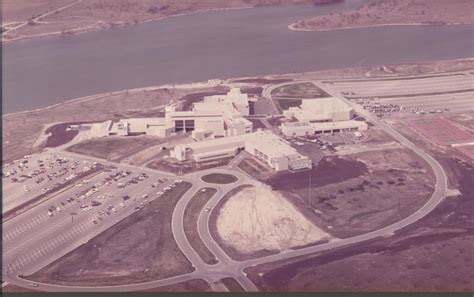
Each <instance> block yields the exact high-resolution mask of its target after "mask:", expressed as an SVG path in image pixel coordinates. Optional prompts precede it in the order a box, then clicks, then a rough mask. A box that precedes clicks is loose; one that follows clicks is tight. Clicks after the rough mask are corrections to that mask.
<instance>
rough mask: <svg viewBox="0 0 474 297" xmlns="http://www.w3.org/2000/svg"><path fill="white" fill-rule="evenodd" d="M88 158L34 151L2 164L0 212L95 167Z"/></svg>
mask: <svg viewBox="0 0 474 297" xmlns="http://www.w3.org/2000/svg"><path fill="white" fill-rule="evenodd" d="M95 166H96V164H94V163H93V162H89V161H80V160H77V159H73V158H65V157H58V156H57V155H56V154H35V155H33V156H31V157H27V158H23V159H21V160H18V161H17V162H15V163H11V164H6V165H4V166H3V173H2V184H3V197H2V198H3V199H2V203H3V213H5V212H7V211H9V210H11V209H13V208H15V207H17V206H19V205H21V204H23V203H26V202H28V201H30V200H31V199H33V198H35V197H37V196H38V195H39V194H40V193H44V192H46V191H48V190H50V189H52V188H55V187H56V186H57V184H62V183H65V182H67V181H68V180H70V179H73V178H75V177H76V176H77V175H78V174H80V173H84V172H87V171H89V170H90V169H92V168H93V167H95Z"/></svg>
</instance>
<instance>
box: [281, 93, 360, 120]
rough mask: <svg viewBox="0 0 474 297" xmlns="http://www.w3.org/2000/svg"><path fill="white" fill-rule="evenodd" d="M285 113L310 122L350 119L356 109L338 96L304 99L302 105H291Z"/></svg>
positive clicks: (289, 116) (287, 115)
mask: <svg viewBox="0 0 474 297" xmlns="http://www.w3.org/2000/svg"><path fill="white" fill-rule="evenodd" d="M283 115H284V116H285V117H288V118H291V117H294V118H296V119H297V120H298V121H300V122H310V123H311V122H336V121H348V120H350V119H352V118H353V117H354V109H353V108H352V107H351V106H350V105H348V104H347V103H346V102H344V101H343V100H341V99H339V98H336V97H329V98H317V99H303V100H302V103H301V105H300V106H298V107H290V108H289V109H288V110H285V111H284V112H283Z"/></svg>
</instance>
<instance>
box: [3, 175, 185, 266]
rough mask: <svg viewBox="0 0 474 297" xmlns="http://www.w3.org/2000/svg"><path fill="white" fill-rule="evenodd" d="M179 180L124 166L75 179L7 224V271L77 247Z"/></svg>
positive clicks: (33, 264) (41, 262)
mask: <svg viewBox="0 0 474 297" xmlns="http://www.w3.org/2000/svg"><path fill="white" fill-rule="evenodd" d="M168 177H169V176H168ZM176 182H177V181H176V180H174V179H173V180H171V179H170V180H168V179H167V178H166V177H165V176H163V175H161V174H158V173H157V174H151V173H149V172H148V173H145V172H144V171H141V170H134V171H130V170H121V169H114V170H111V171H110V172H101V173H100V174H98V175H96V176H94V177H93V178H91V179H90V180H86V181H85V182H84V181H82V182H81V181H78V182H77V183H76V185H81V186H74V187H72V188H70V189H68V190H66V191H64V192H62V193H60V194H58V195H56V196H54V197H53V198H51V199H50V200H48V201H47V202H45V203H42V204H41V205H38V206H37V207H35V208H34V209H31V210H29V211H28V212H27V213H25V214H23V215H20V216H18V217H15V218H13V219H11V220H8V221H6V222H5V223H4V224H3V234H2V243H3V247H4V255H3V256H4V258H5V259H8V260H9V261H10V263H11V264H10V266H9V267H4V271H5V269H6V270H11V269H14V270H16V269H20V268H22V267H27V268H29V269H30V270H32V269H33V268H35V269H37V268H40V266H41V265H43V263H44V264H47V263H48V261H49V258H50V257H53V255H56V254H57V253H58V252H59V251H64V250H67V249H69V248H74V247H76V246H77V245H78V244H80V243H82V242H84V241H87V240H88V239H89V238H92V237H93V236H95V235H96V234H98V233H99V232H102V231H103V230H105V229H107V228H109V227H110V226H111V225H113V224H115V223H116V222H118V221H119V220H121V219H123V218H125V217H127V216H128V215H130V214H131V213H132V212H134V211H137V210H139V209H141V208H142V207H143V206H144V205H145V204H147V203H149V202H150V201H152V200H153V199H159V197H160V196H161V194H160V193H163V192H165V191H167V190H169V189H171V187H174V184H175V183H176ZM93 189H96V190H93ZM86 193H87V194H86ZM130 193H133V194H130ZM93 201H95V203H93ZM93 205H95V206H93ZM25 218H27V219H25Z"/></svg>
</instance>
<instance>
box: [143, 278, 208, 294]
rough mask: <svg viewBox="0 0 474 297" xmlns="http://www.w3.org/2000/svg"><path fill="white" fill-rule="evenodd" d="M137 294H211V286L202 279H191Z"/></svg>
mask: <svg viewBox="0 0 474 297" xmlns="http://www.w3.org/2000/svg"><path fill="white" fill-rule="evenodd" d="M138 292H212V290H211V286H210V285H209V284H208V283H207V282H206V281H205V280H203V279H192V280H189V281H186V282H181V283H176V284H172V285H169V286H163V287H158V288H153V289H147V290H141V291H138Z"/></svg>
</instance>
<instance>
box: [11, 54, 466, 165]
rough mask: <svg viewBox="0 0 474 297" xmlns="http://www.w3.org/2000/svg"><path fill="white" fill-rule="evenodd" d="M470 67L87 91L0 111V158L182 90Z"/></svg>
mask: <svg viewBox="0 0 474 297" xmlns="http://www.w3.org/2000/svg"><path fill="white" fill-rule="evenodd" d="M472 68H474V59H460V60H450V61H438V62H432V63H419V64H403V65H385V66H382V65H381V66H377V67H358V68H341V69H332V70H323V71H315V72H306V73H291V74H283V75H270V76H263V77H245V78H233V79H229V80H225V81H219V80H214V81H211V82H202V83H193V84H182V85H161V86H151V87H146V88H138V89H133V90H123V91H118V92H111V93H104V94H99V95H94V96H87V97H83V98H79V99H75V100H71V101H67V102H64V103H60V104H56V105H53V106H49V107H45V108H41V109H37V110H33V111H26V112H18V113H12V114H7V115H4V116H3V118H2V122H3V142H2V146H3V155H2V160H3V162H4V163H8V162H10V161H12V160H15V159H18V158H21V157H23V156H24V155H29V154H32V153H35V152H39V151H41V150H42V149H43V148H44V145H45V141H44V140H45V139H46V138H45V137H44V136H43V135H42V134H44V131H45V127H48V126H49V125H51V124H52V123H62V122H84V121H95V122H100V121H105V120H110V119H120V118H127V117H152V116H156V115H157V114H159V113H161V112H162V111H163V108H164V107H165V106H168V105H172V104H177V103H179V102H180V101H181V100H182V98H185V96H186V95H188V94H193V93H201V92H213V91H217V90H219V89H222V86H221V84H222V85H225V86H236V87H255V86H262V85H265V84H269V83H271V82H272V80H274V79H294V80H323V79H346V78H347V79H349V78H361V77H367V76H371V77H376V76H393V75H410V74H428V73H436V72H446V71H462V70H467V69H472ZM242 79H244V80H247V81H249V82H247V83H242V82H240V81H242ZM260 82H263V83H260ZM266 82H269V83H266Z"/></svg>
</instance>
